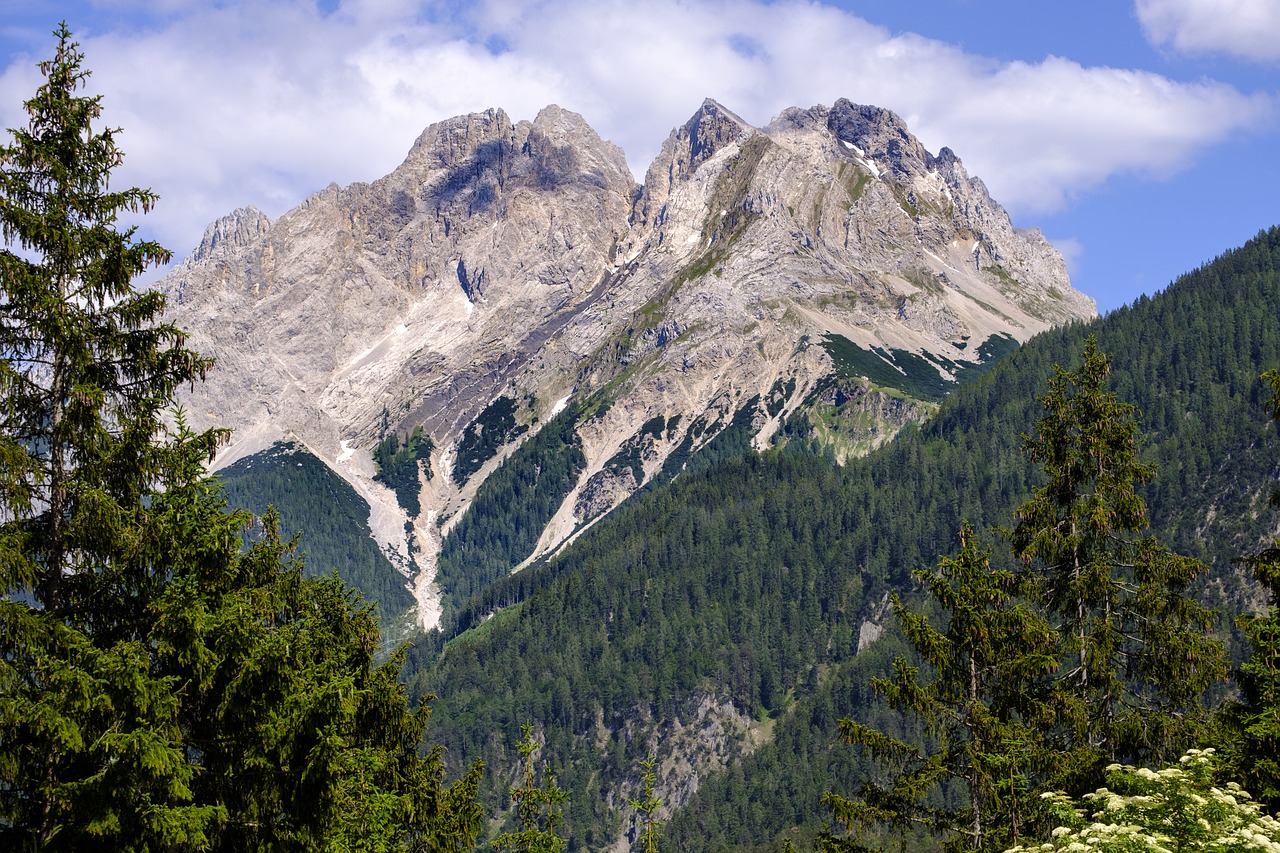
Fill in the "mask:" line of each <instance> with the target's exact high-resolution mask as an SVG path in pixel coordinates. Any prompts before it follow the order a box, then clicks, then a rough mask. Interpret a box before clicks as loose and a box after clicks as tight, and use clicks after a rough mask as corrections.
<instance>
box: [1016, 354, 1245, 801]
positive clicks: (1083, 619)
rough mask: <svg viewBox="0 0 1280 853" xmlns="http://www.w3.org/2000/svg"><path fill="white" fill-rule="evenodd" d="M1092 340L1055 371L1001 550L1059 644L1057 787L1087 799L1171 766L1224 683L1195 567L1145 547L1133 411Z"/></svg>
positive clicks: (1144, 471) (1152, 543)
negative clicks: (1024, 579)
mask: <svg viewBox="0 0 1280 853" xmlns="http://www.w3.org/2000/svg"><path fill="white" fill-rule="evenodd" d="M1110 369H1111V366H1110V362H1109V360H1108V359H1107V357H1106V356H1105V355H1103V354H1102V353H1100V352H1099V351H1098V349H1097V344H1096V342H1095V341H1094V339H1093V338H1092V337H1090V338H1089V340H1088V341H1087V343H1086V345H1085V351H1084V357H1083V362H1082V364H1081V366H1080V367H1079V368H1078V369H1077V370H1074V371H1068V370H1066V369H1064V368H1062V367H1060V366H1058V367H1055V372H1054V376H1053V378H1052V379H1051V380H1050V383H1049V392H1048V393H1047V394H1046V395H1045V396H1044V397H1042V398H1040V402H1041V403H1042V404H1043V406H1044V408H1045V414H1044V416H1043V417H1042V418H1041V419H1040V420H1039V421H1038V422H1037V424H1036V429H1035V435H1034V436H1030V437H1026V438H1025V439H1024V450H1025V452H1026V453H1027V454H1028V456H1029V457H1030V458H1031V459H1032V460H1034V461H1035V462H1037V463H1039V464H1040V465H1041V467H1042V469H1043V471H1044V473H1045V475H1046V481H1045V482H1044V484H1043V485H1041V486H1040V487H1039V488H1037V489H1035V491H1034V493H1033V495H1032V497H1031V499H1030V500H1028V501H1027V502H1026V503H1024V504H1023V505H1022V506H1021V507H1020V508H1019V509H1018V511H1017V518H1018V524H1017V526H1016V528H1015V529H1014V530H1013V531H1012V535H1011V540H1012V545H1013V550H1014V553H1015V554H1016V555H1017V556H1018V557H1019V558H1020V559H1021V560H1022V562H1023V564H1024V566H1025V567H1026V569H1027V571H1028V573H1029V574H1028V576H1029V577H1030V578H1032V579H1033V580H1034V582H1035V584H1036V586H1037V587H1038V594H1039V596H1040V598H1041V600H1042V601H1043V603H1044V606H1045V607H1046V609H1047V612H1048V615H1049V617H1050V618H1051V620H1053V621H1055V623H1056V625H1055V627H1056V628H1057V629H1058V630H1059V632H1060V633H1061V636H1062V644H1063V652H1064V657H1063V662H1062V668H1061V670H1060V671H1059V673H1058V675H1057V678H1056V686H1057V701H1058V703H1059V709H1058V715H1059V719H1060V724H1059V726H1058V727H1057V728H1056V730H1055V732H1054V734H1055V736H1056V737H1057V739H1058V747H1059V752H1060V754H1061V755H1062V756H1063V760H1062V762H1061V767H1060V774H1061V778H1060V779H1059V781H1058V784H1060V785H1061V786H1063V787H1065V788H1067V789H1068V790H1069V791H1070V792H1071V793H1083V792H1085V791H1088V790H1092V788H1093V787H1095V785H1096V784H1097V783H1098V782H1099V780H1100V779H1101V778H1102V769H1103V768H1104V767H1105V766H1107V765H1109V764H1112V763H1114V762H1117V761H1131V762H1135V763H1148V764H1149V763H1158V762H1161V761H1169V760H1173V759H1176V758H1177V756H1178V755H1180V754H1181V753H1182V751H1183V749H1185V748H1186V747H1187V746H1190V745H1192V744H1193V743H1194V742H1195V740H1196V738H1197V737H1198V736H1199V735H1200V734H1201V733H1202V731H1203V729H1202V727H1203V725H1204V723H1205V713H1204V711H1203V707H1202V705H1201V698H1202V695H1203V693H1204V691H1205V690H1206V689H1207V688H1208V687H1209V686H1210V685H1211V684H1212V683H1213V682H1214V681H1215V680H1217V679H1220V678H1222V676H1223V674H1224V663H1223V650H1222V646H1221V643H1219V642H1218V641H1217V640H1215V639H1214V638H1213V637H1212V636H1211V633H1210V632H1211V629H1212V628H1213V624H1214V612H1213V611H1212V610H1211V609H1210V608H1207V607H1204V606H1202V605H1200V604H1198V603H1197V602H1195V601H1194V600H1193V599H1192V598H1191V597H1190V595H1189V594H1188V590H1189V588H1190V585H1191V583H1192V581H1193V580H1194V579H1195V578H1196V577H1197V575H1199V574H1201V573H1202V572H1203V571H1204V569H1205V567H1204V565H1203V564H1201V563H1199V562H1198V561H1196V560H1193V559H1190V558H1188V557H1184V556H1182V555H1179V554H1175V553H1172V552H1171V551H1169V550H1168V549H1167V548H1165V547H1164V546H1163V545H1162V544H1160V543H1159V542H1157V541H1156V540H1155V539H1154V538H1152V537H1149V536H1147V537H1144V536H1142V535H1141V534H1142V533H1143V532H1144V531H1145V529H1146V527H1147V518H1146V505H1145V503H1144V502H1143V500H1142V497H1141V496H1140V495H1139V494H1138V491H1137V487H1138V486H1139V485H1140V484H1142V483H1145V482H1147V481H1148V480H1150V479H1151V477H1152V476H1153V475H1154V466H1152V465H1150V464H1147V463H1144V462H1142V461H1141V460H1140V458H1139V451H1140V449H1141V442H1140V438H1139V431H1138V424H1137V420H1136V413H1135V409H1134V407H1133V406H1132V405H1130V404H1127V403H1122V402H1120V401H1119V400H1118V399H1117V398H1116V396H1115V394H1113V393H1111V392H1109V391H1107V390H1106V381H1107V377H1108V375H1109V373H1110Z"/></svg>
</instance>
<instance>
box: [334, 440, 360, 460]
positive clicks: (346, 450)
mask: <svg viewBox="0 0 1280 853" xmlns="http://www.w3.org/2000/svg"><path fill="white" fill-rule="evenodd" d="M338 446H339V447H341V448H342V452H341V453H339V454H338V460H337V461H338V462H346V461H347V460H348V459H350V458H351V457H352V456H355V454H356V449H355V448H354V447H352V446H351V445H350V444H347V440H346V439H345V438H344V439H343V440H342V441H340V442H338Z"/></svg>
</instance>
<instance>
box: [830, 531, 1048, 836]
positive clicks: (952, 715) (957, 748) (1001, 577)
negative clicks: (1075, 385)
mask: <svg viewBox="0 0 1280 853" xmlns="http://www.w3.org/2000/svg"><path fill="white" fill-rule="evenodd" d="M990 553H991V552H990V550H989V549H984V548H980V547H979V545H978V543H977V541H976V539H975V536H974V532H973V529H972V528H971V527H970V526H969V525H968V524H967V523H966V524H964V525H963V526H962V527H961V530H960V553H959V554H958V555H957V556H955V557H942V558H941V560H940V561H939V564H938V567H937V568H936V569H933V570H920V571H917V572H915V573H914V574H915V577H916V578H917V579H918V580H919V581H920V582H921V583H922V584H923V585H924V587H925V589H926V590H927V592H928V593H929V596H930V598H931V599H932V600H933V602H935V603H936V604H937V605H938V607H939V608H940V609H941V610H942V611H943V613H944V614H945V615H946V620H947V622H946V625H945V627H943V628H942V629H939V628H935V627H934V626H933V625H932V624H931V623H930V621H929V619H928V618H926V617H925V616H924V615H922V614H920V613H917V612H915V611H913V610H911V609H909V608H908V607H907V606H906V605H905V604H904V603H903V602H902V600H901V599H900V598H898V596H896V595H895V596H894V597H893V607H894V613H895V614H896V615H897V617H898V621H899V623H900V624H901V625H902V630H903V633H904V634H905V635H906V637H907V640H908V642H910V643H911V645H912V647H913V648H914V649H915V651H916V653H917V654H918V655H919V658H920V660H921V662H922V663H923V664H924V665H925V666H926V667H927V668H928V673H929V674H928V675H926V674H925V673H923V672H922V671H921V668H920V667H919V666H917V665H915V664H912V663H910V662H909V661H907V660H906V659H905V658H899V659H898V660H897V661H895V663H894V672H893V675H892V677H890V678H885V679H875V680H874V681H873V682H872V683H873V686H874V688H875V691H876V692H877V693H878V694H879V695H880V696H881V697H882V698H883V699H884V700H885V701H886V702H888V704H889V706H890V707H892V708H894V709H896V710H898V711H901V712H903V713H904V714H907V715H909V716H910V717H913V718H915V719H916V720H918V721H919V722H920V723H921V724H922V728H923V733H924V738H923V743H924V744H927V745H919V744H914V743H910V744H909V743H905V742H903V741H900V740H898V739H896V738H893V737H890V736H889V735H886V734H884V733H883V732H880V731H878V730H876V729H874V728H872V727H870V726H867V725H865V724H862V723H859V722H857V721H855V720H851V719H844V720H841V721H840V731H841V734H842V736H843V737H844V738H845V740H846V741H848V742H850V743H858V744H862V745H863V746H864V747H866V748H867V750H868V751H869V753H870V755H871V756H872V757H873V758H874V759H876V760H877V762H879V763H881V764H882V765H884V766H885V767H887V768H891V773H890V781H889V783H888V784H877V783H875V782H868V783H866V784H865V785H863V786H862V788H861V789H860V790H859V791H858V794H857V796H856V797H855V798H845V797H842V796H839V795H836V794H828V795H827V797H826V802H827V805H828V806H829V807H830V809H831V812H832V816H833V817H834V819H835V820H836V822H837V823H838V824H842V825H844V826H845V827H848V828H849V829H851V830H852V831H851V832H850V833H846V834H844V835H841V836H837V835H834V834H831V833H827V834H826V835H825V836H824V837H823V838H822V839H821V842H822V846H823V849H826V850H831V851H842V850H860V849H865V848H864V847H863V846H862V844H861V842H860V841H859V836H860V834H861V833H862V832H864V831H865V830H866V829H868V828H870V827H873V826H875V825H876V824H887V825H890V826H895V827H898V828H899V829H907V828H909V827H912V826H924V827H925V828H927V829H928V830H929V831H930V832H932V833H933V834H935V835H937V836H939V837H940V838H941V839H942V840H943V842H944V847H945V848H946V849H948V850H956V851H971V850H1002V849H1004V848H1005V847H1008V846H1010V845H1012V844H1016V843H1017V842H1018V839H1019V838H1020V837H1022V835H1023V834H1024V833H1025V831H1026V829H1025V826H1026V823H1027V821H1028V819H1029V816H1030V815H1032V814H1034V813H1035V810H1036V807H1037V805H1038V804H1037V801H1036V800H1035V798H1034V796H1033V795H1032V793H1031V792H1030V790H1029V785H1030V781H1029V780H1030V778H1032V777H1033V776H1034V775H1035V774H1036V773H1038V772H1039V770H1040V769H1041V767H1042V765H1043V763H1044V752H1043V750H1044V739H1043V736H1042V734H1041V732H1040V729H1039V728H1038V727H1037V726H1038V725H1040V724H1043V723H1044V721H1045V720H1046V718H1047V715H1048V708H1047V703H1046V699H1047V696H1046V687H1047V685H1046V682H1045V676H1046V675H1047V673H1048V672H1049V671H1050V670H1051V669H1052V668H1053V667H1054V666H1055V665H1056V663H1057V637H1056V635H1055V633H1054V632H1053V631H1052V630H1051V629H1050V627H1049V626H1048V624H1047V623H1046V622H1045V621H1044V620H1043V619H1042V618H1040V616H1039V615H1038V614H1037V613H1036V612H1035V611H1034V610H1033V609H1031V608H1030V607H1028V606H1027V605H1026V603H1025V602H1024V601H1023V600H1022V598H1021V593H1022V592H1023V590H1022V589H1021V580H1020V579H1019V578H1018V577H1017V576H1016V575H1015V574H1014V573H1013V572H1010V571H1007V570H1000V569H993V568H992V567H991V565H990ZM954 783H959V784H961V785H963V786H964V787H965V788H966V789H967V791H968V797H967V801H965V802H964V803H963V804H962V805H960V806H955V805H951V804H948V805H942V804H940V803H942V802H943V801H942V798H941V797H940V794H941V792H942V788H943V787H944V786H946V785H948V784H954ZM952 802H954V801H952Z"/></svg>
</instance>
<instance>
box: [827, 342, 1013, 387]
mask: <svg viewBox="0 0 1280 853" xmlns="http://www.w3.org/2000/svg"><path fill="white" fill-rule="evenodd" d="M822 346H823V348H824V349H825V350H826V351H827V354H828V355H830V356H831V360H832V361H834V362H835V366H836V375H837V376H838V377H840V378H842V379H852V378H857V377H859V376H865V377H866V378H867V379H869V380H871V382H873V383H874V384H876V385H879V386H881V387H884V388H893V389H896V390H898V391H901V392H902V393H904V394H906V395H907V396H909V397H914V398H916V399H917V400H930V401H937V400H941V399H942V398H943V397H945V396H946V395H947V394H949V393H951V392H952V391H954V390H955V389H956V387H957V386H958V385H959V384H962V383H965V382H969V381H972V380H974V379H977V378H978V377H979V376H982V375H983V374H984V373H986V372H987V371H989V370H990V369H991V368H992V367H994V366H995V365H996V364H998V363H999V362H1000V361H1001V360H1002V359H1004V358H1005V357H1006V356H1008V355H1009V354H1010V353H1011V352H1013V351H1014V350H1016V349H1017V348H1018V342H1017V341H1016V340H1015V339H1014V338H1012V337H1010V336H1009V335H1005V334H1000V335H992V336H991V337H989V338H987V339H986V340H985V341H983V342H982V345H981V346H979V347H978V355H979V358H980V359H981V360H980V362H979V363H978V364H973V363H970V362H954V361H951V360H950V359H946V358H938V357H935V356H927V357H926V356H920V355H917V354H916V353H913V352H908V351H907V350H901V349H893V350H886V349H884V348H882V347H872V348H871V349H864V348H863V347H860V346H858V345H857V344H855V343H854V342H853V341H851V340H849V339H848V338H846V337H844V336H842V335H836V334H829V335H823V337H822ZM964 346H965V344H962V345H961V346H959V347H957V349H963V348H964ZM940 367H941V368H943V369H945V370H947V371H948V372H950V373H951V374H952V375H954V376H955V379H954V380H952V379H947V378H946V377H945V376H943V375H942V374H941V373H939V371H938V368H940Z"/></svg>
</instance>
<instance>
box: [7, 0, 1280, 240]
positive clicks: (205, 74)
mask: <svg viewBox="0 0 1280 853" xmlns="http://www.w3.org/2000/svg"><path fill="white" fill-rule="evenodd" d="M101 2H103V3H106V4H108V5H114V6H115V7H117V8H118V9H127V8H130V6H131V4H133V5H134V6H136V5H137V0H101ZM167 2H168V6H167V7H166V8H167V12H166V15H165V16H164V17H163V18H160V19H149V21H148V22H147V23H146V24H145V25H137V26H132V27H129V28H120V29H117V30H114V31H109V32H101V33H99V32H97V31H93V32H91V34H90V35H88V36H87V37H85V38H84V39H83V41H84V44H83V47H84V50H85V52H86V54H87V57H88V58H87V64H88V65H89V67H91V68H92V69H94V72H95V73H94V78H93V88H94V91H97V92H101V93H102V94H103V95H104V96H105V103H106V110H107V119H108V120H109V121H110V123H112V124H115V125H121V126H123V127H124V134H123V135H122V137H121V142H122V145H123V146H124V148H125V150H126V152H127V159H126V163H125V167H124V170H123V172H122V175H121V177H122V178H123V179H125V180H127V181H129V182H130V183H135V184H139V185H143V186H150V187H152V188H153V189H155V190H156V191H157V192H159V193H160V194H161V196H162V202H161V207H160V208H159V211H158V214H157V215H156V216H153V217H151V219H152V220H154V222H152V223H150V225H149V227H151V228H154V230H155V232H156V235H157V236H158V237H159V238H160V239H161V240H162V242H165V243H166V245H171V246H173V247H174V248H175V249H177V250H178V251H179V253H182V252H185V251H187V250H188V249H189V248H190V247H192V246H194V245H195V243H196V242H197V241H198V240H199V236H200V232H201V230H202V229H203V227H204V225H205V224H206V223H207V222H209V221H210V220H212V219H213V218H215V217H217V216H219V215H222V214H223V213H226V212H228V211H230V210H232V209H234V208H235V207H238V206H240V205H242V204H245V203H250V202H252V203H254V204H257V205H258V206H260V207H262V208H263V209H265V210H267V212H268V213H270V214H272V215H277V214H279V213H281V212H283V211H284V210H285V209H287V208H289V207H291V206H292V205H293V204H296V203H297V202H298V201H300V200H301V199H302V198H303V197H305V195H307V194H308V193H310V192H313V191H315V190H318V189H320V188H322V187H323V186H325V185H326V184H328V183H329V182H330V181H336V182H338V183H348V182H351V181H356V180H373V179H375V178H377V177H379V176H381V175H383V174H385V173H386V172H388V171H390V170H391V169H392V168H394V167H395V166H396V165H397V163H398V162H399V161H400V160H401V158H403V156H404V154H405V153H406V152H407V151H408V149H409V147H410V146H411V145H412V143H413V141H414V139H415V138H416V137H417V136H418V135H419V134H420V133H421V132H422V130H423V129H424V128H425V127H426V126H427V125H429V124H430V123H432V122H434V121H438V120H441V119H444V118H448V117H450V116H453V115H457V114H460V113H464V112H470V111H474V110H480V109H484V108H486V107H490V106H499V107H502V108H504V109H505V110H506V111H507V112H508V113H509V114H510V115H511V116H512V117H513V118H514V119H520V118H532V117H533V116H534V115H535V114H536V113H537V111H538V109H539V108H541V107H542V106H544V105H546V104H548V103H558V104H560V105H561V106H563V107H565V108H568V109H572V110H575V111H577V112H579V113H581V114H582V115H583V116H584V117H585V118H586V119H587V121H588V122H590V123H591V124H592V125H593V126H594V127H595V128H596V129H597V130H598V131H599V132H600V133H601V135H602V136H604V137H606V138H609V139H612V140H613V141H614V142H616V143H618V144H619V145H620V146H622V148H623V149H624V150H625V151H626V153H627V155H628V158H629V161H630V163H631V166H632V168H633V170H634V171H635V172H636V173H637V174H643V172H644V170H645V168H646V167H647V165H648V163H649V161H650V159H651V158H652V157H653V155H654V154H655V153H656V152H657V150H658V148H659V147H660V146H661V143H662V140H663V139H665V137H666V135H667V134H668V133H669V132H670V130H671V129H672V128H673V127H675V126H676V125H679V124H681V123H683V122H684V121H685V120H687V119H688V117H689V116H690V115H691V114H692V113H693V111H694V110H695V109H696V108H697V105H698V104H699V103H700V102H701V100H702V98H703V97H706V96H710V97H713V98H716V99H717V100H719V101H720V102H721V103H723V104H724V105H726V106H727V107H729V108H730V109H733V110H734V111H735V112H738V113H739V114H740V115H742V116H743V117H744V118H745V119H747V120H748V121H751V122H752V123H754V124H757V125H762V124H765V123H767V122H768V121H769V119H770V118H771V117H772V116H774V115H776V114H777V113H778V112H780V111H781V110H782V109H783V108H785V107H788V106H793V105H795V106H810V105H812V104H816V103H823V104H831V103H832V102H833V101H834V100H835V99H836V98H839V97H848V98H850V99H851V100H854V101H858V102H863V103H874V104H878V105H881V106H885V107H888V108H890V109H893V110H895V111H897V112H898V113H899V114H901V115H902V116H903V117H904V118H905V119H906V120H907V121H908V123H909V124H910V126H911V127H912V129H913V131H915V132H916V133H917V135H919V136H920V137H921V139H922V140H923V141H924V143H925V144H926V146H927V147H928V148H929V149H930V150H933V151H935V152H936V151H937V150H938V148H940V147H941V146H943V145H946V146H950V147H951V148H952V149H954V150H955V151H956V153H957V154H958V155H959V156H960V157H961V158H962V159H963V160H964V162H965V164H966V166H967V167H968V168H969V171H970V173H971V174H976V175H979V176H981V177H982V178H983V180H984V181H985V182H986V183H987V185H988V186H989V187H990V189H991V191H992V194H993V196H995V197H996V198H997V199H998V200H1000V201H1001V202H1002V203H1004V204H1005V205H1006V206H1009V207H1010V208H1011V209H1012V210H1014V212H1015V213H1016V214H1019V215H1023V216H1025V215H1034V214H1036V213H1043V212H1047V211H1053V210H1056V209H1059V208H1061V207H1062V206H1063V205H1065V204H1068V203H1069V202H1070V200H1071V198H1072V197H1073V196H1074V195H1076V194H1078V193H1082V192H1085V191H1087V190H1088V189H1089V188H1090V187H1095V186H1097V185H1099V184H1100V183H1102V182H1104V181H1105V180H1106V179H1107V178H1108V177H1110V176H1112V175H1115V174H1118V173H1134V172H1136V173H1143V174H1150V175H1155V176H1159V175H1164V174H1168V173H1171V172H1174V171H1176V170H1178V169H1180V168H1183V167H1185V166H1186V165H1187V164H1188V163H1190V162H1192V160H1193V159H1194V158H1195V157H1196V156H1197V155H1198V154H1199V153H1200V152H1202V151H1204V150H1205V149H1206V148H1207V147H1208V146H1212V145H1214V144H1215V143H1218V142H1221V141H1223V140H1226V139H1228V138H1231V137H1232V136H1235V135H1238V134H1239V133H1241V132H1242V131H1248V130H1249V129H1251V128H1254V127H1257V126H1259V125H1260V124H1261V123H1262V122H1264V121H1266V120H1267V119H1268V116H1269V115H1270V112H1271V109H1272V104H1271V102H1270V100H1269V99H1268V98H1267V97H1266V96H1261V95H1249V94H1244V93H1241V92H1239V91H1238V90H1236V89H1234V88H1232V87H1230V86H1226V85H1221V84H1216V83H1212V82H1200V83H1194V84H1186V83H1178V82H1174V81H1171V80H1168V79H1166V78H1163V77H1160V76H1157V75H1154V74H1150V73H1145V72H1141V71H1130V70H1123V69H1113V68H1087V67H1082V66H1081V65H1079V64H1077V63H1074V62H1072V61H1069V60H1066V59H1060V58H1048V59H1046V60H1044V61H1042V62H1039V63H1034V64H1029V63H998V62H995V61H993V60H990V59H987V58H984V57H981V56H975V55H972V54H968V53H965V52H964V51H963V50H961V49H960V48H958V47H955V46H952V45H949V44H945V43H942V42H938V41H934V40H930V39H926V38H922V37H919V36H915V35H911V34H905V35H901V34H898V35H895V34H892V33H890V32H888V31H887V30H885V29H883V28H880V27H877V26H874V25H872V24H869V23H867V22H866V21H863V20H861V19H859V18H857V17H855V16H853V15H850V14H848V13H846V12H843V11H840V10H838V9H835V8H833V7H829V6H824V5H822V4H819V3H815V2H802V0H782V2H775V3H765V2H761V0H653V2H649V3H645V4H637V3H630V2H621V1H620V0H555V2H552V1H551V0H543V2H532V3H530V2H515V0H488V2H479V3H475V4H451V3H444V2H423V0H342V2H341V3H340V4H339V5H338V6H337V8H336V9H334V10H333V11H331V12H329V13H324V12H321V11H319V10H318V9H317V4H316V3H315V2H313V0H223V2H221V3H219V4H207V3H200V2H194V0H167ZM71 24H72V26H73V27H74V26H75V21H71ZM29 65H30V63H29V61H28V62H26V63H25V64H23V65H20V66H18V65H15V66H13V67H10V68H9V69H7V70H6V71H5V72H4V74H3V75H0V118H3V119H5V120H7V124H6V126H13V125H14V124H15V123H16V122H17V121H19V117H18V116H16V115H15V114H14V113H13V108H14V107H15V106H16V105H17V104H18V103H20V101H21V100H22V98H24V97H28V96H29V95H30V93H31V92H32V91H33V90H34V85H35V75H34V72H33V70H32V69H31V68H30V67H28V66H29ZM3 111H8V112H3Z"/></svg>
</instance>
